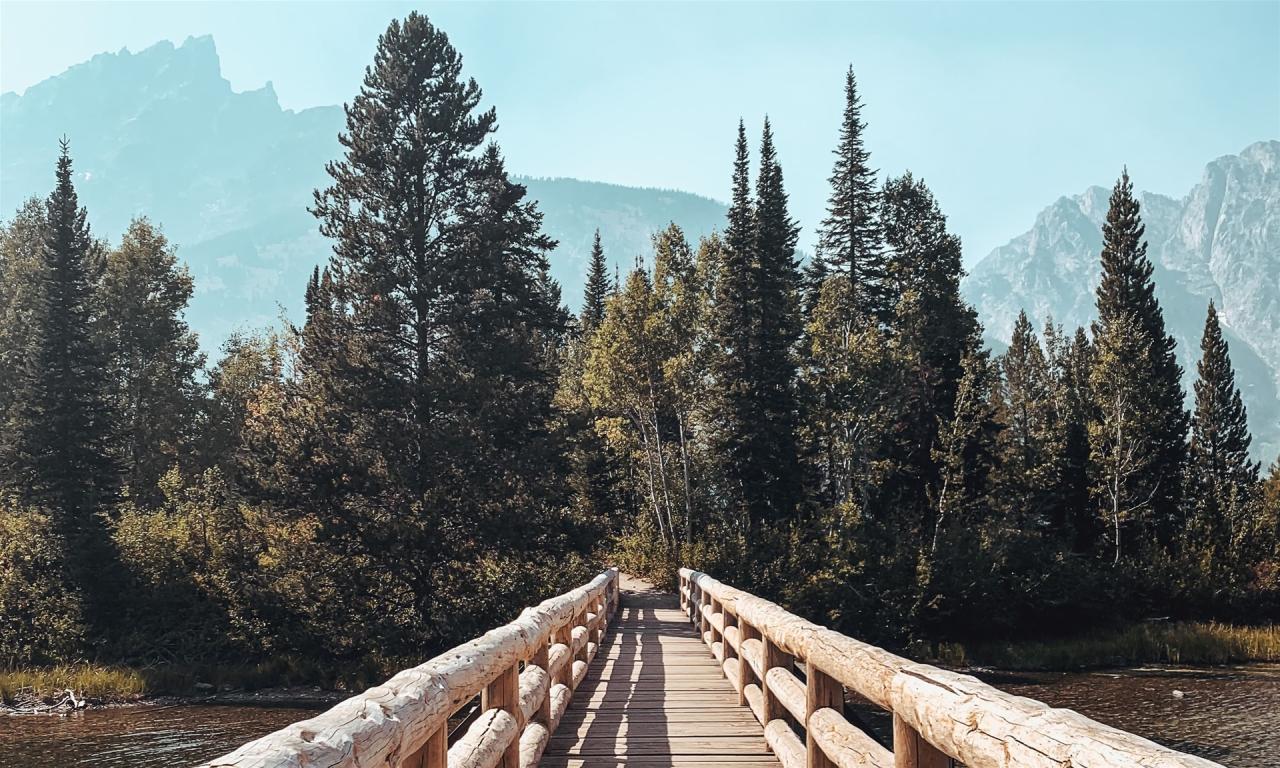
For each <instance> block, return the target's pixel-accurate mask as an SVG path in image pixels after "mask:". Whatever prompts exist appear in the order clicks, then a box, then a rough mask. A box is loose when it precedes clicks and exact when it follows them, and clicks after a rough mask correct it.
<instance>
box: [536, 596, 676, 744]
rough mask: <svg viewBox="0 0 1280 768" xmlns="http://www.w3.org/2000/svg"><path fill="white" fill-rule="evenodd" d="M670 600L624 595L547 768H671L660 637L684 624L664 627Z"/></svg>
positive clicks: (571, 705)
mask: <svg viewBox="0 0 1280 768" xmlns="http://www.w3.org/2000/svg"><path fill="white" fill-rule="evenodd" d="M672 602H673V598H672V596H671V595H669V594H664V593H662V592H656V591H654V590H651V589H627V590H624V591H623V594H622V604H621V607H620V608H619V615H618V619H617V621H616V622H615V624H614V625H613V626H612V627H611V628H610V629H611V631H610V632H609V634H608V637H607V639H606V641H605V642H604V643H602V647H601V649H600V652H599V654H598V655H597V656H596V661H595V663H594V664H593V665H592V666H593V669H591V670H590V671H589V674H588V675H587V677H586V679H584V680H583V683H582V686H581V687H580V688H579V689H578V691H577V692H576V693H575V694H574V697H573V701H572V703H571V704H570V706H569V711H568V712H566V713H565V716H564V721H563V722H562V723H561V725H560V727H559V728H558V729H557V735H563V737H568V738H564V741H562V742H561V744H562V745H563V747H564V749H563V751H561V750H556V751H555V753H554V755H552V754H549V755H548V756H547V758H548V759H544V761H543V764H544V765H546V766H549V767H550V768H563V766H568V765H572V766H583V767H584V768H596V767H597V766H600V767H601V768H603V766H606V765H609V766H614V765H620V764H623V763H624V762H634V760H633V759H632V758H634V757H643V758H644V762H643V765H644V766H645V768H671V766H672V756H671V754H670V753H671V752H672V749H671V747H670V742H669V736H670V733H669V728H668V722H667V717H668V713H667V712H666V711H665V709H664V703H665V702H664V691H665V689H666V679H667V670H666V669H665V664H664V658H663V647H662V643H661V639H662V636H663V635H666V634H669V633H674V632H678V631H679V629H680V625H678V624H674V623H672V622H669V621H663V620H662V619H661V618H660V616H659V611H660V610H664V609H666V610H670V609H672V607H673V606H672ZM548 752H549V753H550V752H551V750H548ZM579 761H580V762H579Z"/></svg>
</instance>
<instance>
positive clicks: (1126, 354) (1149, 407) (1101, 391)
mask: <svg viewBox="0 0 1280 768" xmlns="http://www.w3.org/2000/svg"><path fill="white" fill-rule="evenodd" d="M1099 330H1100V331H1101V335H1098V336H1097V337H1096V339H1095V342H1094V343H1095V347H1094V357H1093V370H1092V371H1091V374H1090V381H1089V388H1090V391H1091V393H1092V394H1093V407H1092V419H1091V420H1090V422H1089V457H1090V467H1091V471H1092V473H1093V477H1094V479H1093V483H1092V485H1093V495H1094V498H1095V500H1096V503H1097V504H1098V510H1099V514H1100V516H1101V518H1102V519H1103V520H1104V521H1105V522H1106V527H1107V530H1108V533H1109V535H1110V538H1111V546H1112V553H1113V556H1112V563H1113V564H1116V565H1118V564H1119V563H1120V561H1121V558H1123V557H1124V556H1125V555H1126V553H1129V554H1131V555H1132V554H1138V555H1141V554H1144V553H1146V554H1149V553H1150V552H1151V551H1152V549H1153V547H1155V546H1156V545H1157V543H1158V542H1157V541H1156V540H1155V538H1154V533H1155V530H1156V526H1155V523H1154V520H1153V518H1154V516H1155V507H1154V501H1155V499H1156V494H1157V493H1158V491H1159V485H1158V484H1157V483H1158V482H1159V481H1160V480H1161V479H1165V480H1167V479H1168V478H1166V477H1165V476H1164V475H1163V474H1162V469H1163V468H1162V467H1160V465H1159V462H1160V452H1159V451H1160V446H1159V444H1158V443H1157V439H1156V437H1155V436H1156V435H1158V434H1159V432H1160V425H1159V424H1157V423H1155V420H1157V419H1159V418H1160V417H1161V414H1160V412H1159V410H1158V408H1157V407H1156V406H1157V403H1156V402H1155V400H1156V397H1157V396H1158V393H1156V392H1153V390H1152V388H1151V387H1149V386H1143V385H1144V384H1145V383H1147V382H1148V381H1149V376H1150V368H1149V351H1150V348H1151V346H1152V341H1151V339H1150V337H1149V336H1148V335H1147V331H1146V329H1144V328H1143V327H1142V326H1141V325H1139V324H1138V321H1137V320H1136V319H1135V318H1134V317H1133V316H1132V315H1128V314H1118V315H1116V316H1115V317H1114V318H1113V319H1112V320H1111V321H1110V322H1108V323H1107V324H1106V325H1104V326H1102V327H1101V328H1100V329H1099ZM1153 478H1154V479H1153Z"/></svg>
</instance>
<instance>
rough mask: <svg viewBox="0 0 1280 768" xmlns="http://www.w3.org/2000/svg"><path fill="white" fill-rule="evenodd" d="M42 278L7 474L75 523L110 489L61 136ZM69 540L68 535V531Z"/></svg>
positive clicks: (96, 357) (82, 238)
mask: <svg viewBox="0 0 1280 768" xmlns="http://www.w3.org/2000/svg"><path fill="white" fill-rule="evenodd" d="M45 221H46V224H45V227H44V237H43V242H42V244H41V249H40V259H41V265H40V269H39V271H40V275H41V283H40V285H39V287H38V289H37V290H36V291H34V292H33V295H32V296H31V299H32V306H31V310H30V319H31V334H30V337H29V340H28V343H29V347H28V349H27V350H26V351H25V352H24V353H23V360H22V370H20V372H19V374H18V376H17V386H16V387H15V389H14V404H13V407H12V408H11V409H10V413H9V419H10V427H9V429H8V430H7V432H8V434H9V435H11V439H12V440H13V444H12V446H11V447H10V448H9V450H6V451H5V453H6V456H5V459H6V464H7V465H8V466H7V467H6V469H7V470H8V471H7V472H6V477H7V479H8V481H9V482H12V483H13V484H14V487H15V488H17V489H18V490H19V491H20V492H21V493H22V494H23V495H24V496H25V497H26V498H27V500H29V501H32V502H40V503H44V504H47V505H48V506H49V507H50V508H51V509H55V510H58V511H59V513H60V514H64V515H67V516H68V517H69V520H68V521H67V522H68V523H69V524H71V525H72V526H73V527H74V528H76V529H79V528H80V527H83V526H88V525H90V521H91V518H92V516H93V514H94V513H95V512H96V511H97V509H98V506H99V505H100V504H101V503H103V502H104V501H109V500H111V499H112V498H113V497H114V494H115V492H116V488H117V478H118V475H117V468H116V466H115V464H114V462H113V461H112V459H111V456H110V453H109V450H108V448H109V440H110V435H111V428H112V424H111V411H110V408H109V407H108V402H109V401H108V397H107V393H106V391H105V383H106V377H105V376H104V375H103V371H104V369H105V362H106V360H105V357H104V355H103V350H102V349H101V345H100V344H99V342H98V339H97V337H96V335H95V333H94V331H95V326H96V323H97V321H98V320H97V317H96V316H95V296H94V292H95V287H96V284H97V281H98V280H99V278H100V275H101V267H102V262H101V256H100V254H99V253H98V252H97V246H96V244H95V243H94V241H93V239H92V237H91V236H90V234H89V225H88V222H87V221H86V213H85V210H84V209H83V208H81V207H80V205H79V201H78V198H77V196H76V190H75V185H74V183H73V182H72V172H71V155H70V147H69V144H68V143H67V142H66V141H65V140H64V141H63V142H62V151H61V155H60V156H59V158H58V167H57V184H56V186H55V188H54V191H53V192H52V193H51V194H50V195H49V198H48V200H47V201H46V203H45ZM68 540H69V541H71V542H73V545H74V543H76V540H75V536H73V535H68Z"/></svg>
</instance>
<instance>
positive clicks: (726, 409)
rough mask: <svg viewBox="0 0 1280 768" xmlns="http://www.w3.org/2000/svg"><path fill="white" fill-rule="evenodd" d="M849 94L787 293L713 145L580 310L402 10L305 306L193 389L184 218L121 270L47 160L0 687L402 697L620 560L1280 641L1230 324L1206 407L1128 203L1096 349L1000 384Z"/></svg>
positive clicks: (1080, 334) (1024, 353)
mask: <svg viewBox="0 0 1280 768" xmlns="http://www.w3.org/2000/svg"><path fill="white" fill-rule="evenodd" d="M841 97H843V102H842V103H843V105H844V111H843V119H842V121H841V123H840V124H839V125H836V126H832V129H833V135H835V136H836V141H835V153H834V156H835V162H834V165H833V168H832V172H831V175H830V178H829V179H828V182H827V185H828V189H829V203H828V206H827V214H826V216H825V218H824V220H823V221H822V222H821V226H820V228H819V232H818V247H817V252H816V254H815V256H814V258H813V259H812V260H810V262H809V263H808V264H807V265H805V266H804V267H803V268H802V265H801V260H800V259H799V258H798V257H797V252H796V247H797V237H798V227H797V225H796V222H795V220H794V218H793V217H792V215H791V213H790V210H789V197H788V191H787V190H788V188H789V186H791V185H795V184H797V183H810V182H809V181H807V180H805V181H800V182H797V181H796V180H794V179H788V178H786V177H785V175H784V171H783V168H782V166H781V163H780V161H779V159H778V152H777V147H778V146H779V145H781V144H784V143H785V138H786V137H785V136H775V134H774V132H773V130H772V127H771V125H770V123H769V122H768V120H764V121H763V124H762V125H759V126H758V127H757V126H756V125H755V124H754V121H753V124H752V125H751V128H750V129H748V123H747V122H746V121H743V122H739V124H738V125H737V126H736V134H735V133H734V128H735V126H732V125H728V126H720V127H719V128H718V129H717V130H721V131H723V132H724V134H725V140H726V141H733V142H734V145H733V146H734V148H735V160H734V163H733V165H732V167H731V168H726V169H725V174H726V177H727V178H728V179H729V180H730V189H731V192H732V196H731V201H730V204H729V206H728V210H727V213H726V215H725V216H724V218H723V220H722V221H720V222H719V224H718V226H717V231H718V233H711V234H709V235H707V236H705V237H697V236H695V234H694V233H692V232H689V231H687V230H685V229H683V228H682V227H681V226H679V225H677V224H670V225H667V226H665V227H664V228H662V229H661V230H660V231H658V232H656V233H655V234H654V235H653V237H652V241H651V247H650V248H649V249H648V252H647V253H646V254H645V257H646V258H645V259H644V260H642V261H640V262H636V261H634V260H633V259H632V258H631V255H630V254H626V255H618V254H610V253H609V247H610V245H609V244H610V242H614V241H611V239H610V236H609V235H608V233H607V232H606V231H605V230H604V228H603V225H602V229H601V231H600V233H599V235H598V236H596V235H595V233H594V232H592V233H591V238H590V241H591V247H590V250H589V254H590V255H589V257H588V259H587V269H586V280H585V284H586V290H585V295H584V296H582V299H581V306H582V310H581V312H580V313H579V314H578V315H577V316H574V315H571V314H570V313H568V312H567V311H566V310H565V309H564V308H563V305H564V303H565V300H566V297H564V296H563V295H562V292H561V287H560V285H559V284H558V283H557V281H556V280H555V279H554V276H553V274H552V270H551V267H550V261H549V254H550V253H552V251H553V247H554V245H555V243H554V241H553V240H552V238H551V237H550V236H549V235H548V233H547V230H546V228H545V227H544V221H543V213H542V210H541V207H540V206H539V205H538V204H537V203H536V202H535V201H534V200H533V199H532V197H531V195H530V192H529V190H528V189H527V188H526V186H525V185H523V184H521V183H519V182H517V181H516V180H514V179H513V178H512V177H511V176H510V175H509V173H508V171H507V169H506V165H505V161H504V158H503V155H502V152H501V149H500V148H499V145H498V144H497V143H496V125H497V122H496V121H497V117H496V113H495V111H494V110H492V109H488V108H486V107H485V106H484V101H483V95H482V92H481V90H480V87H479V85H477V84H476V83H475V82H474V81H472V80H470V79H469V78H468V77H467V76H466V74H465V69H464V67H463V60H462V57H461V55H460V54H459V53H458V52H457V51H456V50H455V49H454V48H453V47H452V46H451V45H450V43H449V41H448V38H447V37H446V35H445V33H444V32H443V31H442V30H440V29H438V28H436V27H435V26H433V25H432V24H431V23H430V22H429V21H428V19H427V18H426V17H425V16H423V15H420V14H417V13H413V14H410V15H409V16H408V17H407V18H406V19H404V20H403V21H395V22H392V24H391V25H390V26H389V27H388V28H387V30H386V32H385V33H384V34H383V35H382V36H381V37H380V39H379V41H378V48H377V53H376V55H375V58H374V60H373V62H372V63H371V65H370V67H369V69H368V71H367V73H366V76H365V80H364V84H363V87H362V88H361V91H360V93H359V94H358V95H356V96H355V97H354V98H353V100H352V101H351V103H350V104H348V107H347V110H346V118H345V124H344V126H343V127H342V129H341V139H340V141H341V145H342V147H343V152H342V154H341V156H340V158H339V159H338V160H336V161H335V162H333V163H330V164H329V165H328V166H327V167H325V168H323V169H322V170H323V178H322V179H320V180H319V181H317V182H316V188H315V194H314V198H313V202H312V204H311V212H310V214H309V215H311V216H313V217H314V220H315V225H316V226H317V227H318V233H319V234H318V237H322V238H323V239H324V243H325V246H326V247H327V248H330V249H331V256H330V257H329V258H328V260H327V262H326V263H325V264H324V265H322V266H317V267H315V268H314V269H313V270H311V271H310V273H309V275H306V276H304V277H303V278H302V279H300V280H299V286H298V290H299V291H300V292H301V293H302V295H303V297H304V304H305V306H304V309H305V313H304V316H303V317H302V318H300V319H299V322H297V323H296V324H288V323H286V324H283V325H280V326H277V327H276V328H275V329H274V330H272V331H268V332H263V333H259V334H237V335H235V336H233V337H232V338H231V339H230V340H228V341H227V342H226V344H224V345H223V347H222V349H221V351H220V352H219V353H218V354H217V355H216V356H215V357H214V358H212V359H205V357H204V355H203V354H202V353H201V351H200V349H201V347H200V344H199V341H198V339H197V338H196V336H195V334H194V333H193V332H192V329H191V326H190V325H189V323H188V321H187V320H186V316H185V313H186V311H187V307H188V306H189V304H190V303H191V301H192V299H193V292H194V289H195V288H194V286H195V284H198V282H197V281H193V277H192V274H191V272H190V271H189V270H188V269H187V268H185V267H183V266H182V265H181V263H180V261H179V260H178V258H177V256H176V254H175V251H174V248H173V246H172V245H171V244H170V242H169V241H168V240H167V239H166V238H165V237H164V235H163V234H162V233H161V231H160V228H159V225H160V223H161V222H155V221H151V220H148V219H146V218H138V219H135V220H134V221H133V223H132V224H131V225H130V226H129V227H128V228H127V230H125V231H124V233H123V235H122V236H120V237H118V238H113V239H112V240H111V241H104V240H101V239H99V238H98V237H97V236H96V233H95V230H94V229H93V227H92V226H91V224H90V221H91V218H92V216H91V214H90V212H89V211H87V210H86V207H85V206H84V205H83V204H82V202H81V198H80V194H79V187H80V183H81V180H82V178H83V177H82V176H81V174H80V173H79V171H78V170H77V169H78V166H77V165H76V160H75V157H76V152H77V151H78V150H77V145H76V144H75V143H70V144H68V143H67V142H66V141H65V140H64V141H63V143H62V145H61V150H60V156H59V158H58V160H57V162H56V164H55V165H53V166H51V167H49V168H48V169H47V183H46V193H45V195H44V197H43V199H40V200H33V201H31V202H28V203H26V204H25V205H23V206H22V208H21V209H20V210H19V211H18V213H17V214H16V215H15V216H14V217H13V218H12V219H10V220H9V221H8V222H7V223H6V224H5V225H4V228H3V230H0V381H3V382H5V384H6V385H5V386H4V387H0V614H3V616H4V617H5V620H4V621H3V622H0V665H3V666H5V667H15V666H25V665H46V664H53V663H59V662H71V661H76V660H86V659H87V660H93V661H98V662H104V663H126V664H134V665H141V664H152V663H157V662H175V661H180V662H193V661H200V662H226V661H231V660H235V661H243V660H245V659H251V660H261V659H268V658H270V659H280V658H297V659H306V660H311V661H318V662H323V663H326V664H336V665H340V666H342V667H344V668H349V669H350V668H363V667H372V668H388V667H393V666H397V665H401V664H404V663H406V662H408V661H412V660H420V659H422V658H424V657H425V656H428V655H431V654H432V653H433V652H434V651H437V650H439V649H441V648H443V647H447V646H448V645H449V644H451V643H453V642H456V641H458V640H460V639H462V638H466V637H470V636H473V635H476V634H478V633H479V632H481V631H483V630H484V629H486V628H487V627H488V626H489V625H491V624H493V623H494V621H495V620H497V619H500V618H502V617H506V616H511V615H514V613H515V611H517V610H518V609H519V608H520V607H521V606H522V605H525V604H528V603H531V602H534V601H536V600H537V599H538V598H539V596H542V595H546V594H549V593H552V592H556V591H559V590H561V589H563V588H564V587H566V586H568V585H570V584H572V583H577V582H579V581H581V580H582V579H583V577H584V575H585V574H586V573H587V572H588V571H590V570H591V569H593V568H596V567H598V566H599V565H600V564H601V563H602V562H605V561H609V562H614V563H617V564H619V565H621V566H623V567H624V568H626V569H629V570H631V571H633V572H638V573H640V574H643V575H647V576H650V577H652V578H654V579H657V580H659V581H663V582H667V583H670V582H671V580H672V578H673V574H674V569H675V568H676V567H677V566H678V565H680V564H687V565H690V566H693V567H697V568H700V569H702V570H706V571H709V572H712V573H715V574H716V575H717V576H718V577H719V578H721V579H722V580H724V581H726V582H729V583H733V584H735V585H737V586H740V587H742V588H745V589H749V590H751V591H753V592H756V593H759V594H762V595H765V596H768V597H770V598H772V599H775V600H777V601H779V602H780V603H782V604H784V605H786V606H788V607H789V608H791V609H793V610H795V611H797V612H799V613H802V614H804V615H807V616H809V617H812V618H813V619H815V620H818V621H820V622H822V623H824V624H827V625H830V626H832V627H833V628H835V629H838V630H841V631H845V632H847V633H849V634H852V635H854V636H857V637H859V638H863V639H866V640H869V641H874V642H880V643H886V644H890V645H893V646H896V647H907V646H913V644H915V645H914V647H922V646H923V647H926V648H927V647H929V646H930V645H937V644H938V643H941V642H955V641H958V642H965V643H980V642H983V641H991V640H999V641H1002V642H1004V641H1010V640H1017V639H1026V638H1044V637H1056V636H1062V635H1066V634H1070V633H1073V632H1077V631H1081V630H1084V629H1088V628H1094V627H1106V626H1119V625H1123V624H1126V623H1129V622H1133V621H1136V620H1141V619H1144V618H1147V617H1153V616H1162V617H1174V618H1180V619H1219V620H1224V621H1232V622H1242V623H1247V622H1262V621H1274V620H1275V619H1276V618H1277V616H1278V615H1280V552H1278V551H1277V541H1278V537H1277V525H1278V521H1280V463H1277V464H1273V465H1271V466H1270V467H1269V468H1267V469H1266V470H1265V471H1263V468H1262V467H1260V466H1259V465H1258V464H1257V463H1256V462H1254V461H1252V460H1251V459H1250V447H1251V437H1250V433H1249V429H1248V415H1247V411H1246V407H1245V404H1244V402H1243V400H1242V398H1241V394H1240V389H1239V387H1238V386H1237V384H1236V381H1235V378H1234V376H1235V374H1234V368H1233V362H1232V353H1233V352H1234V347H1232V346H1231V345H1230V343H1229V341H1228V339H1227V337H1226V336H1225V335H1224V334H1223V332H1222V326H1221V323H1220V321H1219V317H1218V314H1217V309H1216V307H1215V305H1214V304H1213V303H1211V302H1208V301H1206V302H1204V306H1203V307H1202V312H1203V315H1202V317H1203V325H1202V332H1201V334H1200V338H1199V344H1200V350H1201V352H1200V354H1199V355H1198V356H1197V363H1196V371H1195V374H1194V386H1193V389H1192V393H1191V397H1190V399H1189V402H1190V403H1192V405H1193V407H1192V408H1191V409H1187V408H1186V407H1185V403H1186V402H1188V399H1187V398H1186V396H1185V393H1184V390H1183V380H1184V371H1183V367H1182V365H1181V363H1180V361H1179V359H1178V356H1177V354H1176V350H1175V342H1174V338H1173V336H1172V335H1171V333H1170V331H1169V329H1168V327H1167V326H1166V323H1165V318H1164V314H1163V309H1162V306H1161V303H1160V300H1159V294H1158V293H1157V290H1156V282H1155V281H1156V280H1157V279H1158V275H1157V273H1156V272H1155V268H1154V265H1153V262H1152V260H1151V258H1150V257H1149V256H1148V243H1147V237H1146V235H1145V231H1144V221H1145V219H1144V217H1145V215H1146V209H1145V208H1144V207H1143V206H1142V205H1141V204H1140V202H1139V199H1138V197H1137V196H1136V195H1135V193H1134V191H1133V183H1132V181H1131V180H1130V178H1129V176H1128V174H1127V173H1126V172H1124V171H1123V170H1122V169H1117V179H1116V181H1115V184H1114V186H1113V187H1112V189H1111V191H1110V193H1109V195H1108V197H1107V200H1106V208H1107V211H1106V214H1105V217H1104V218H1103V220H1102V224H1101V236H1100V239H1099V247H1098V249H1097V253H1096V254H1093V256H1094V257H1095V258H1096V259H1097V260H1098V263H1099V265H1100V269H1099V272H1100V278H1099V280H1098V282H1097V288H1096V292H1095V294H1094V296H1093V302H1094V309H1095V311H1096V321H1094V322H1092V323H1091V324H1090V325H1089V326H1088V327H1063V326H1057V325H1047V326H1040V325H1039V321H1038V320H1037V321H1034V322H1033V321H1032V320H1030V319H1028V318H1027V317H1026V316H1025V315H1019V316H1018V317H1017V318H1016V320H1015V322H1014V324H1013V327H1012V333H1011V338H1010V343H1009V347H1008V350H1007V351H1006V352H1004V353H1002V354H1000V355H992V354H991V353H990V352H989V351H988V350H987V349H986V347H985V345H984V343H983V334H984V329H983V327H982V325H981V323H980V322H979V319H978V313H977V312H976V311H975V309H974V308H973V307H972V306H970V305H969V304H967V303H966V302H965V300H964V299H963V297H962V295H961V291H960V281H961V278H962V276H963V270H962V267H961V252H960V243H959V240H958V238H956V237H955V236H954V235H953V234H952V233H951V232H949V231H948V228H947V219H946V216H945V214H944V212H943V211H942V210H941V209H940V207H939V205H938V202H937V200H936V199H935V198H934V196H933V194H932V193H931V191H930V189H929V187H928V186H927V185H926V184H925V182H924V180H923V178H922V177H920V176H916V175H913V174H911V173H906V174H903V175H901V176H897V177H891V178H889V179H887V180H885V181H883V182H881V181H879V180H878V178H877V174H876V171H875V167H874V164H873V162H872V157H871V152H870V150H871V148H869V147H868V146H866V143H865V141H864V135H865V130H866V123H865V121H864V120H863V116H862V102H861V99H860V96H859V91H858V83H857V80H856V78H855V74H854V72H853V70H852V69H850V70H849V72H848V74H847V78H846V85H845V89H844V93H843V94H832V98H833V99H840V98H841ZM713 128H714V127H713ZM47 140H48V141H49V142H51V143H56V142H57V141H58V134H53V135H50V136H49V137H48V139H47ZM581 234H584V235H585V233H581ZM611 261H619V262H622V263H626V264H633V263H634V264H635V265H636V266H635V267H634V268H633V269H628V270H626V271H624V272H622V273H621V274H620V275H619V276H618V278H619V279H615V269H613V268H612V264H611ZM231 306H233V305H228V308H229V307H231ZM228 311H229V310H228ZM205 372H207V375H206V373H205ZM921 644H922V645H921Z"/></svg>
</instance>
